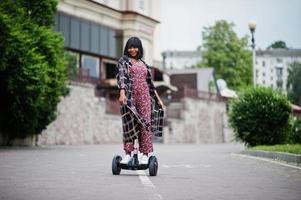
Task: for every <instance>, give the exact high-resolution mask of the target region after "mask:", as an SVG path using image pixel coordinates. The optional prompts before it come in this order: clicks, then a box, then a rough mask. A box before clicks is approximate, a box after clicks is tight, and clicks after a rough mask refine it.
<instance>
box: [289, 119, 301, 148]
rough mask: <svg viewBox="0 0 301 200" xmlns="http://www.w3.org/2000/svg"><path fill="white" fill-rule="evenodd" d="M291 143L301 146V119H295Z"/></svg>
mask: <svg viewBox="0 0 301 200" xmlns="http://www.w3.org/2000/svg"><path fill="white" fill-rule="evenodd" d="M290 142H291V143H292V144H301V118H296V119H293V127H292V132H291V135H290Z"/></svg>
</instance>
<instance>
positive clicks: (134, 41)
mask: <svg viewBox="0 0 301 200" xmlns="http://www.w3.org/2000/svg"><path fill="white" fill-rule="evenodd" d="M131 47H134V48H138V55H137V57H138V59H141V58H143V47H142V42H141V40H140V39H139V38H138V37H131V38H129V39H128V41H127V42H126V45H125V47H124V51H123V55H126V56H128V57H131V55H130V54H129V52H128V49H129V48H131Z"/></svg>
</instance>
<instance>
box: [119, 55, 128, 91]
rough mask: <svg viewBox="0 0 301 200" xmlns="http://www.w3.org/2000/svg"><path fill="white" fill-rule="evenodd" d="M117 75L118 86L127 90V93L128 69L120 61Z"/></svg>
mask: <svg viewBox="0 0 301 200" xmlns="http://www.w3.org/2000/svg"><path fill="white" fill-rule="evenodd" d="M116 67H117V73H116V78H117V86H118V89H119V90H121V89H125V90H126V91H127V89H128V88H127V84H126V81H127V78H126V67H125V62H120V61H118V63H117V66H116Z"/></svg>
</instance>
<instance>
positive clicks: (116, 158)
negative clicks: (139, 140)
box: [112, 155, 121, 175]
mask: <svg viewBox="0 0 301 200" xmlns="http://www.w3.org/2000/svg"><path fill="white" fill-rule="evenodd" d="M120 161H121V156H118V155H116V156H114V158H113V160H112V173H113V175H119V174H120V171H121V167H120V166H119V163H120Z"/></svg>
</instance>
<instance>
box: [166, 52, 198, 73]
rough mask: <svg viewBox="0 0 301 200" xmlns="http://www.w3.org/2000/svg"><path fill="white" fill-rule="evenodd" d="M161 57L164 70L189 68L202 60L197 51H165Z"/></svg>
mask: <svg viewBox="0 0 301 200" xmlns="http://www.w3.org/2000/svg"><path fill="white" fill-rule="evenodd" d="M162 57H163V68H165V69H185V68H191V67H194V66H195V65H196V64H197V63H199V62H200V61H201V60H202V56H201V52H199V51H165V52H163V53H162Z"/></svg>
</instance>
